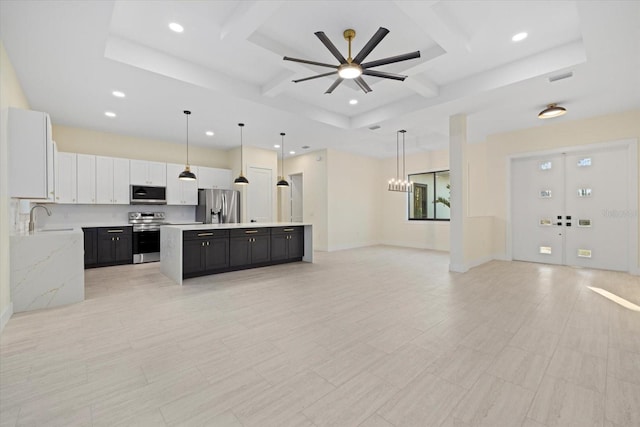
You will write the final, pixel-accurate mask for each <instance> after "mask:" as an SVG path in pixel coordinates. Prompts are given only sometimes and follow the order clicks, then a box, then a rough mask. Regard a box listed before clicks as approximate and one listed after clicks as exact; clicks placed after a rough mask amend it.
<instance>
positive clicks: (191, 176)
mask: <svg viewBox="0 0 640 427" xmlns="http://www.w3.org/2000/svg"><path fill="white" fill-rule="evenodd" d="M183 113H184V115H185V116H187V164H186V165H185V167H184V170H183V171H182V172H180V175H178V179H181V180H182V181H195V180H196V174H195V173H193V172H191V167H190V166H189V116H190V115H191V111H187V110H184V111H183Z"/></svg>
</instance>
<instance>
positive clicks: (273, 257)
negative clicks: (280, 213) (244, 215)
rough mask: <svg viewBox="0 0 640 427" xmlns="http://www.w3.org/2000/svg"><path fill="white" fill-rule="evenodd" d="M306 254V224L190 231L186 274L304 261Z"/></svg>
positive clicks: (184, 251) (186, 239)
mask: <svg viewBox="0 0 640 427" xmlns="http://www.w3.org/2000/svg"><path fill="white" fill-rule="evenodd" d="M303 256H304V227H303V226H294V227H256V228H234V229H230V230H218V229H212V230H206V229H205V230H188V231H184V232H183V240H182V277H183V278H184V279H188V278H191V277H197V276H205V275H208V274H215V273H222V272H226V271H235V270H244V269H247V268H254V267H263V266H267V265H272V264H281V263H285V262H294V261H301V260H302V257H303Z"/></svg>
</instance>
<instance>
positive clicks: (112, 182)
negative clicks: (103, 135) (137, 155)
mask: <svg viewBox="0 0 640 427" xmlns="http://www.w3.org/2000/svg"><path fill="white" fill-rule="evenodd" d="M96 202H97V203H99V204H111V205H114V204H115V205H128V204H129V160H128V159H119V158H115V157H102V156H96Z"/></svg>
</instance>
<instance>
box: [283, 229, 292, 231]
mask: <svg viewBox="0 0 640 427" xmlns="http://www.w3.org/2000/svg"><path fill="white" fill-rule="evenodd" d="M284 231H293V228H285V229H284Z"/></svg>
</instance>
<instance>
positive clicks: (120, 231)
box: [107, 230, 124, 233]
mask: <svg viewBox="0 0 640 427" xmlns="http://www.w3.org/2000/svg"><path fill="white" fill-rule="evenodd" d="M107 233H124V230H107Z"/></svg>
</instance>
